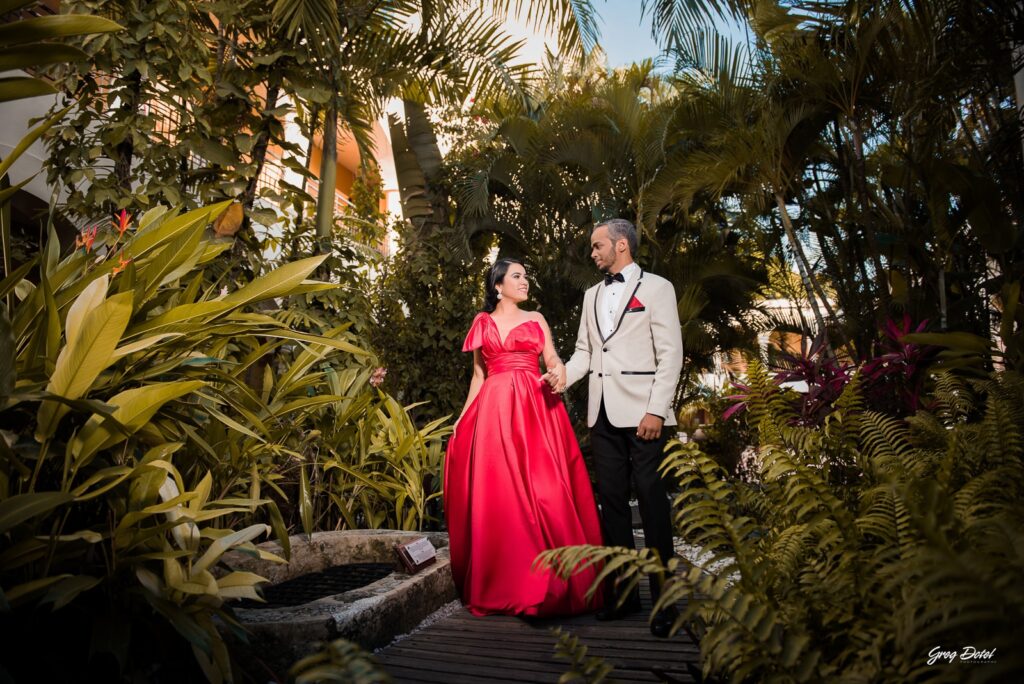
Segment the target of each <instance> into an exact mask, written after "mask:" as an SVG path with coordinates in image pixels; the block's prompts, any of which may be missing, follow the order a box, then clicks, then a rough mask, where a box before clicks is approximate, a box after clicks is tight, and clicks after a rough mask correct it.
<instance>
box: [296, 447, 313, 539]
mask: <svg viewBox="0 0 1024 684" xmlns="http://www.w3.org/2000/svg"><path fill="white" fill-rule="evenodd" d="M299 517H300V518H302V531H303V532H305V533H306V536H307V537H309V536H311V535H312V534H313V496H312V494H311V492H310V489H309V473H308V471H307V470H306V464H305V463H303V464H302V465H301V466H299Z"/></svg>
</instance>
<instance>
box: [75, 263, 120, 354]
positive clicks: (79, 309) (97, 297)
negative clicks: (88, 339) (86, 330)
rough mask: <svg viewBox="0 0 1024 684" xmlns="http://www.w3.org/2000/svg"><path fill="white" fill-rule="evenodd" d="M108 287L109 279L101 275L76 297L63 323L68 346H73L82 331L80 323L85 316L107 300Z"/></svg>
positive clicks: (105, 275)
mask: <svg viewBox="0 0 1024 684" xmlns="http://www.w3.org/2000/svg"><path fill="white" fill-rule="evenodd" d="M109 285H110V279H109V278H108V277H107V274H105V273H104V274H103V275H101V276H100V277H99V278H96V279H95V280H93V281H92V282H90V283H89V285H88V286H87V287H86V288H85V289H84V290H82V294H80V295H78V297H77V298H76V299H75V301H74V303H73V304H72V305H71V308H70V309H68V317H67V320H66V321H65V323H64V336H65V337H66V338H67V341H68V344H69V345H70V344H73V343H74V342H75V339H76V338H77V337H78V333H79V332H80V331H81V329H82V322H83V321H84V320H85V316H86V314H88V313H89V312H90V311H92V310H93V309H95V308H96V307H97V306H99V305H100V304H102V303H103V302H104V301H105V300H106V298H107V287H109Z"/></svg>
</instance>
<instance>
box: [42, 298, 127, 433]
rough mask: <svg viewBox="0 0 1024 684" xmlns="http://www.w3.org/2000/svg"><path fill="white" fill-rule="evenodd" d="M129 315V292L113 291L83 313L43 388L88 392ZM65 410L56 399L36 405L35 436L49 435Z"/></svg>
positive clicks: (78, 393)
mask: <svg viewBox="0 0 1024 684" xmlns="http://www.w3.org/2000/svg"><path fill="white" fill-rule="evenodd" d="M131 315H132V293H131V292H123V293H121V294H118V295H114V296H113V297H111V298H110V299H108V300H106V301H105V302H103V303H102V304H100V305H99V306H97V307H96V308H95V309H93V310H92V311H90V312H89V313H87V314H86V315H85V319H84V320H83V322H82V330H81V332H80V333H79V334H78V336H77V337H76V338H75V340H74V342H73V343H69V344H67V345H66V346H65V347H64V349H62V350H61V352H60V355H59V356H58V357H57V365H56V368H55V369H54V371H53V376H52V377H51V378H50V382H49V384H47V386H46V391H47V392H52V393H53V394H59V395H61V396H63V397H66V398H68V399H78V398H80V397H81V396H82V395H84V394H85V393H86V392H88V391H89V388H90V387H92V383H93V382H94V381H95V380H96V378H97V377H98V376H99V374H100V373H101V372H103V370H104V369H105V368H106V367H107V366H109V365H110V363H111V362H112V361H113V359H114V349H116V348H117V343H118V342H119V341H120V340H121V335H122V334H123V333H124V330H125V328H126V327H127V326H128V320H129V318H131ZM67 410H68V409H67V407H66V406H64V405H62V404H58V403H57V402H54V401H44V402H43V403H42V404H41V405H40V407H39V416H38V424H37V427H36V439H38V440H40V441H42V440H44V439H46V438H47V437H49V436H50V435H52V434H53V431H54V430H55V429H56V427H57V423H58V422H60V419H61V418H62V417H63V416H64V414H65V413H67Z"/></svg>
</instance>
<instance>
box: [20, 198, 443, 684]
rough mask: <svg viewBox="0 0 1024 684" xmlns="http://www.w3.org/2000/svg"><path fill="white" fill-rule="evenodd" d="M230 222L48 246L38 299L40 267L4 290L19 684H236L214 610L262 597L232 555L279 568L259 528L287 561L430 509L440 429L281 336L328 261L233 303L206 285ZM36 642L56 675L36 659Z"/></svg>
mask: <svg viewBox="0 0 1024 684" xmlns="http://www.w3.org/2000/svg"><path fill="white" fill-rule="evenodd" d="M225 207H226V204H221V205H216V206H213V207H210V208H206V209H201V210H196V211H192V212H189V213H187V214H184V215H181V216H172V215H170V214H168V213H166V212H164V211H163V210H154V211H151V212H149V213H147V214H146V215H145V216H143V217H142V219H141V220H140V221H139V226H138V230H137V231H135V232H134V233H133V231H132V230H131V226H130V221H129V220H128V217H127V215H122V216H121V217H120V220H119V221H118V222H115V224H114V227H113V230H109V229H108V230H103V231H101V230H99V229H98V228H90V229H88V230H86V231H83V234H82V235H81V236H80V237H79V241H78V245H77V246H76V249H75V251H74V252H73V253H71V254H70V255H68V256H66V257H65V258H64V259H60V258H59V253H58V245H57V242H56V239H55V238H54V237H53V236H52V235H51V238H50V241H49V243H48V246H47V249H46V252H45V254H44V255H42V256H41V258H40V259H39V263H38V274H39V284H38V286H34V285H32V284H31V283H29V282H28V281H27V280H24V276H26V275H27V274H28V273H29V272H30V269H31V268H32V267H33V265H34V264H33V263H30V264H27V265H26V266H25V267H23V268H22V269H20V270H19V271H17V272H15V273H13V274H12V275H11V276H10V277H9V278H7V279H6V280H4V281H3V282H2V283H0V298H3V297H4V296H6V295H8V294H11V293H14V292H17V294H18V298H19V299H20V302H19V303H18V304H17V306H15V308H14V309H13V311H12V314H13V315H12V316H11V317H10V319H8V318H7V317H5V316H0V321H2V322H3V324H2V325H0V337H2V338H3V341H4V344H3V348H4V349H5V350H9V353H7V352H6V351H5V354H4V360H5V361H6V363H2V364H0V376H2V377H0V402H2V404H0V429H2V432H0V435H2V439H0V498H2V500H0V535H2V537H0V544H2V546H0V588H2V594H0V611H2V612H0V622H2V623H3V626H4V633H5V634H11V635H12V638H11V639H6V640H5V641H4V643H3V646H2V647H0V648H3V650H4V655H3V663H4V667H5V668H7V669H8V673H9V674H11V675H12V676H14V677H16V678H17V679H40V680H53V681H57V680H66V679H69V678H71V677H83V676H84V677H85V678H87V679H88V678H90V677H92V678H97V679H114V678H116V677H117V675H116V674H115V673H118V672H120V673H123V675H124V676H130V677H133V678H138V679H141V680H147V679H153V680H157V681H161V680H175V681H183V680H194V679H196V677H197V676H203V675H205V676H206V677H207V678H208V679H210V680H211V681H222V680H232V679H233V677H234V676H233V669H234V667H235V666H234V665H233V664H232V663H231V660H230V654H229V653H228V651H227V648H226V646H225V644H224V641H223V639H222V638H221V632H222V631H223V630H232V631H235V632H238V633H239V635H240V636H244V635H241V628H240V626H239V625H238V623H237V622H236V621H235V620H234V618H233V617H232V613H231V610H230V607H229V605H228V604H227V603H226V601H228V600H230V599H233V598H238V597H245V596H247V597H250V598H252V597H256V596H257V594H256V592H255V590H254V587H255V586H256V585H257V584H258V583H259V582H260V581H261V578H259V577H257V576H256V575H252V574H251V573H241V572H232V571H231V568H230V567H228V566H226V565H223V564H222V563H221V562H220V559H221V556H222V555H223V553H224V552H226V551H228V550H232V549H233V550H238V551H242V552H247V553H250V554H259V555H262V556H264V557H266V558H271V557H270V556H268V555H267V554H266V553H264V552H259V551H257V549H256V547H255V546H254V544H253V542H254V541H255V540H257V539H258V538H260V537H262V536H263V535H265V534H267V533H268V532H270V531H271V530H273V532H274V534H275V535H276V536H277V537H278V539H279V540H280V541H282V542H283V543H284V544H285V549H286V552H287V548H288V547H287V538H288V533H289V528H290V526H291V525H290V523H291V522H292V521H295V522H296V524H297V523H298V522H301V523H302V526H303V527H304V528H305V529H306V531H307V532H311V531H312V530H313V529H314V528H315V526H317V525H318V524H327V525H331V526H334V525H339V526H340V525H341V524H349V525H352V526H355V525H360V526H369V525H382V524H393V525H395V526H403V527H405V528H411V527H417V526H419V525H421V524H422V522H423V520H424V519H425V518H426V516H427V513H426V504H427V501H428V499H429V497H430V496H431V495H432V494H433V495H434V496H436V493H435V492H434V490H435V489H436V488H437V483H436V479H437V478H436V474H437V473H439V468H440V440H441V437H443V435H444V434H446V433H445V431H444V429H443V428H441V427H440V425H439V424H434V425H429V426H426V427H425V428H424V429H422V430H420V429H417V428H416V427H415V426H414V425H413V424H412V422H411V420H410V418H409V416H408V414H407V412H406V411H405V410H404V409H403V408H402V407H401V406H400V405H398V404H397V403H396V402H395V401H394V400H393V399H391V398H390V397H389V396H388V395H387V394H385V393H383V392H381V391H380V390H379V389H376V388H374V387H373V386H371V385H370V384H369V378H370V374H371V372H372V367H373V366H374V365H375V360H374V358H373V356H372V354H370V353H369V352H367V351H366V350H364V349H363V348H362V347H361V346H360V345H358V344H357V343H356V340H355V339H354V338H352V337H351V336H350V335H349V333H347V332H346V331H345V330H344V326H342V327H337V328H334V329H331V330H329V331H325V334H322V335H321V334H315V333H311V332H307V331H302V330H297V329H295V328H293V327H291V326H290V325H288V324H286V323H285V322H282V319H284V320H287V318H288V316H287V312H285V311H282V310H280V309H278V308H277V304H276V303H275V302H277V301H284V300H286V298H288V297H291V296H295V295H299V294H304V293H315V292H322V291H326V290H329V289H331V288H333V287H335V286H334V285H331V284H328V283H319V282H314V281H310V280H307V278H308V277H309V275H310V274H311V273H312V272H313V271H314V270H315V269H317V267H318V266H319V265H320V264H321V263H322V261H323V258H324V257H315V258H311V259H303V260H299V261H295V262H292V263H288V264H284V265H282V266H281V267H280V268H277V269H276V270H273V271H271V272H269V273H267V274H265V275H263V276H261V277H259V278H256V279H254V280H253V281H251V282H249V283H245V284H242V285H241V286H240V287H238V288H237V289H235V290H234V291H229V287H228V284H227V283H226V282H223V280H222V279H223V276H215V275H213V274H214V273H218V272H221V273H223V272H226V271H223V270H222V269H213V268H209V265H210V264H211V262H212V261H213V260H214V259H216V258H217V257H218V256H219V255H220V254H221V253H222V252H223V251H224V250H225V249H226V248H228V247H230V244H231V243H230V242H222V241H217V240H214V239H212V237H211V233H210V231H209V230H208V226H209V224H210V222H211V220H212V219H213V218H215V217H216V216H217V215H218V214H219V213H220V212H221V211H222V210H223V209H224V208H225ZM256 305H259V306H258V307H257V306H256ZM325 473H330V476H329V477H328V476H326V475H325ZM360 488H364V489H365V490H366V491H357V490H359V489H360ZM291 501H297V505H292V504H291V503H290V502H291ZM318 506H320V507H321V508H318ZM327 509H329V510H327ZM325 510H326V512H325ZM43 640H45V641H46V642H48V643H59V644H60V645H61V649H62V657H61V658H55V659H46V660H43V661H38V660H32V659H30V657H29V654H31V653H34V652H36V651H37V650H38V649H37V648H34V645H36V644H38V643H39V642H40V641H43ZM200 672H201V673H202V674H200Z"/></svg>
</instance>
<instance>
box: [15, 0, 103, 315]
mask: <svg viewBox="0 0 1024 684" xmlns="http://www.w3.org/2000/svg"><path fill="white" fill-rule="evenodd" d="M31 4H32V2H29V1H23V0H12V1H9V2H4V3H3V4H2V5H0V14H3V15H7V14H9V13H13V12H18V11H20V10H22V9H24V8H25V7H27V6H29V5H31ZM121 28H122V27H121V26H120V25H118V24H115V23H114V22H112V21H109V20H107V19H103V18H100V17H89V16H75V17H70V16H50V17H33V18H30V19H23V20H16V21H10V22H8V23H7V24H5V25H4V26H3V27H0V69H2V70H3V71H9V70H12V69H20V70H25V74H26V75H19V76H6V77H3V78H2V79H0V102H8V101H11V100H19V99H23V98H27V97H36V96H39V95H47V94H51V93H55V92H56V89H55V88H54V87H53V86H52V85H51V84H50V83H49V82H48V81H47V80H45V79H43V78H40V77H39V75H38V73H33V72H39V71H42V70H45V69H47V68H48V67H50V66H52V65H55V64H60V63H62V62H67V61H74V60H77V59H80V58H81V57H84V55H85V53H83V52H82V51H81V50H79V49H78V48H76V47H74V46H71V45H67V44H64V43H63V42H59V41H58V40H57V39H61V38H68V37H74V36H80V35H88V36H95V35H97V34H101V33H108V32H112V31H119V30H121ZM66 112H67V110H62V111H59V112H57V113H56V114H54V115H53V116H51V117H49V118H48V119H46V120H45V121H43V122H42V123H39V124H38V125H36V126H35V127H33V128H32V129H31V130H30V131H29V132H28V134H27V135H25V137H24V138H22V140H20V141H19V142H18V144H17V145H15V147H14V149H13V150H11V153H10V154H8V155H7V157H6V158H3V159H0V252H2V262H3V263H2V266H3V276H4V277H5V278H6V277H8V276H9V275H10V274H11V266H12V259H11V254H12V243H11V211H10V201H11V198H12V197H13V196H14V194H15V193H16V192H18V191H19V190H20V189H21V188H22V187H24V186H25V185H26V184H27V183H28V182H29V181H30V180H31V178H27V179H25V180H23V181H21V182H19V183H17V184H14V185H11V181H10V178H9V177H8V174H7V172H8V170H9V169H10V168H11V167H12V166H13V164H14V162H16V161H17V160H18V159H19V158H20V157H21V156H22V155H23V154H24V153H25V152H26V151H27V150H28V149H29V147H30V146H31V145H32V144H33V143H34V142H35V141H36V140H38V139H39V138H40V137H41V136H42V135H43V134H45V133H46V132H47V131H48V130H49V129H50V128H51V127H52V126H54V125H55V124H56V123H57V122H58V121H59V120H60V119H61V118H62V117H63V116H64V114H65V113H66ZM6 304H7V309H8V311H9V310H10V308H11V305H12V302H11V301H10V300H8V301H7V302H6ZM3 318H4V313H3V312H0V320H2V319H3Z"/></svg>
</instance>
